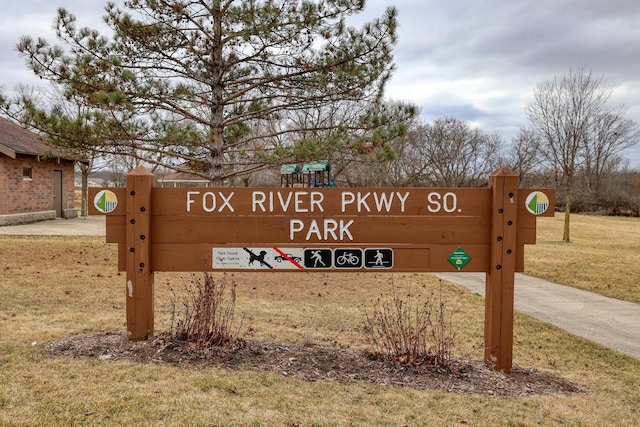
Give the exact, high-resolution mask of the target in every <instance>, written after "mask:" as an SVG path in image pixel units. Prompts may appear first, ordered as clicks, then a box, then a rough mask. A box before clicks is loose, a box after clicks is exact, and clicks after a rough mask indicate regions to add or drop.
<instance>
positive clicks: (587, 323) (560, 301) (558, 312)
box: [435, 273, 640, 360]
mask: <svg viewBox="0 0 640 427" xmlns="http://www.w3.org/2000/svg"><path fill="white" fill-rule="evenodd" d="M435 276H436V277H438V278H440V279H443V280H447V281H449V282H453V283H457V284H459V285H462V286H464V287H466V288H468V289H470V290H471V291H472V292H477V293H479V294H480V295H482V296H484V294H485V274H484V273H439V274H435ZM514 302H515V309H516V310H517V311H519V312H521V313H525V314H528V315H530V316H532V317H535V318H537V319H540V320H542V321H543V322H546V323H549V324H551V325H554V326H557V327H558V328H560V329H563V330H565V331H567V332H569V333H571V334H574V335H578V336H580V337H583V338H586V339H588V340H590V341H593V342H596V343H599V344H602V345H604V346H606V347H609V348H612V349H614V350H617V351H619V352H621V353H625V354H628V355H629V356H632V357H634V358H635V359H637V360H640V304H634V303H632V302H627V301H621V300H617V299H614V298H609V297H605V296H602V295H600V294H596V293H593V292H588V291H583V290H581V289H576V288H572V287H570V286H564V285H558V284H556V283H552V282H548V281H546V280H543V279H538V278H535V277H531V276H527V275H524V274H521V273H516V283H515V301H514Z"/></svg>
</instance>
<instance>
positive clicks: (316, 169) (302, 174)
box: [280, 160, 335, 188]
mask: <svg viewBox="0 0 640 427" xmlns="http://www.w3.org/2000/svg"><path fill="white" fill-rule="evenodd" d="M280 187H283V188H322V187H335V182H334V178H333V177H331V164H330V163H329V161H328V160H320V161H317V162H311V163H305V164H304V165H302V168H300V166H298V165H297V164H288V165H282V167H281V168H280Z"/></svg>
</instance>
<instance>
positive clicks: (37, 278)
mask: <svg viewBox="0 0 640 427" xmlns="http://www.w3.org/2000/svg"><path fill="white" fill-rule="evenodd" d="M574 218H575V222H574V226H573V228H572V231H573V232H574V242H575V243H572V244H570V245H565V244H559V243H556V242H557V241H559V240H560V239H559V236H560V235H559V234H558V235H556V234H555V233H554V232H553V231H551V232H549V234H548V235H547V234H546V233H547V227H549V228H551V227H556V225H557V224H556V222H555V221H558V220H554V219H552V218H550V219H549V220H548V221H545V220H542V221H540V225H539V230H540V232H539V235H540V237H539V247H536V249H533V248H529V249H528V251H529V252H528V253H527V256H528V259H529V260H531V259H533V261H529V262H528V264H527V268H528V270H529V272H530V273H534V271H535V272H537V271H538V270H550V271H554V270H556V269H557V270H562V269H563V268H574V267H575V266H574V265H573V264H571V263H566V262H564V263H563V262H555V261H554V260H555V259H557V258H558V254H563V259H570V258H571V257H573V255H567V254H566V252H571V251H574V250H577V248H579V247H581V245H582V246H585V245H586V244H583V243H581V241H582V239H584V240H586V239H590V237H588V236H585V237H581V235H580V232H578V231H577V230H578V229H579V225H578V224H579V223H580V221H587V224H591V223H590V222H589V221H596V222H597V221H602V222H603V223H605V225H603V226H602V227H603V228H604V229H607V228H609V229H611V228H613V226H612V225H610V224H616V227H619V228H620V229H624V226H623V225H620V224H625V223H626V224H627V225H629V224H630V225H632V226H633V227H635V228H636V229H637V227H638V224H639V223H638V222H637V221H635V222H634V221H630V220H624V219H623V220H615V219H608V218H591V217H579V216H575V217H574ZM618 221H620V222H618ZM626 221H628V222H626ZM590 228H595V227H594V226H591V227H590ZM636 233H637V231H636ZM594 235H600V234H594ZM606 235H607V233H605V236H606ZM556 236H557V237H556ZM637 241H638V239H636V242H637ZM636 245H637V243H636ZM0 247H1V248H2V251H1V252H0V270H1V271H2V275H0V375H1V378H2V381H1V382H0V426H5V425H6V426H10V425H11V426H13V425H34V426H35V425H38V426H40V425H127V426H129V425H158V426H163V425H167V426H173V425H189V426H199V425H201V426H251V425H255V426H263V425H267V426H270V425H273V426H311V425H314V426H336V425H358V426H360V425H361V426H371V425H380V426H389V425H393V426H403V425H409V426H419V425H425V426H429V425H461V424H463V425H464V424H469V425H478V426H491V425H495V426H503V425H584V426H594V425H599V426H607V425H610V426H621V425H625V426H629V425H640V423H639V422H638V420H639V419H640V392H639V391H638V390H640V362H638V361H636V360H635V359H632V358H630V357H627V356H624V355H621V354H618V353H616V352H613V351H610V350H608V349H605V348H603V347H602V346H599V345H597V344H593V343H590V342H588V341H586V340H584V339H581V338H577V337H574V336H571V335H568V334H566V333H564V332H562V331H560V330H558V329H556V328H554V327H551V326H548V325H545V324H544V323H542V322H539V321H537V320H535V319H532V318H530V317H527V316H524V315H519V314H517V315H516V317H515V327H514V331H515V336H514V352H513V353H514V363H515V364H516V365H519V366H522V367H526V368H534V369H537V370H542V371H548V372H550V373H553V374H555V375H558V376H561V377H563V378H565V379H567V380H570V381H573V382H576V383H578V384H580V385H582V386H583V387H584V388H585V389H586V390H587V393H584V394H572V395H561V394H559V395H536V396H528V397H492V396H484V395H465V394H455V393H445V392H441V391H432V390H414V389H410V388H405V387H392V386H386V385H383V384H369V383H354V384H341V383H336V382H333V381H317V382H310V381H306V380H302V379H296V378H291V377H287V376H285V375H282V374H278V373H272V372H252V371H239V372H238V371H226V370H220V369H192V370H187V369H182V368H177V367H172V366H167V365H163V364H161V363H158V364H137V363H132V362H124V361H115V362H114V361H103V360H99V359H97V358H92V359H70V358H65V357H60V358H49V357H47V356H46V355H45V354H44V352H43V346H44V345H45V343H47V342H49V341H51V340H54V339H58V338H61V337H65V336H69V335H71V334H76V333H81V332H85V331H110V330H115V331H120V330H124V329H125V324H124V322H125V319H124V316H125V308H124V302H125V284H124V276H123V275H119V274H118V273H117V272H116V268H115V264H116V247H115V245H107V244H105V243H104V239H103V238H93V237H15V236H0ZM593 247H594V249H593V251H596V249H597V248H600V249H598V250H604V249H602V248H605V247H609V248H610V250H611V251H612V252H611V253H609V254H608V255H602V254H599V255H595V254H594V257H595V258H602V257H605V256H609V257H614V256H615V255H617V254H619V249H618V247H617V246H616V245H614V244H613V242H612V243H611V244H606V245H605V244H604V243H602V244H595V243H593ZM636 247H637V246H636ZM539 248H540V249H539ZM585 250H586V249H585ZM536 251H537V252H536ZM554 251H555V252H554ZM558 251H560V252H558ZM636 253H637V252H636ZM545 256H550V257H551V258H550V259H545ZM576 259H577V260H579V259H584V260H585V261H586V262H587V263H591V261H588V260H587V259H586V258H585V257H576ZM618 259H619V258H618ZM576 262H577V261H576ZM613 264H614V263H613V262H611V263H608V265H609V266H612V265H613ZM630 264H632V263H630V262H629V259H628V258H627V259H624V260H622V261H620V260H619V261H618V264H617V266H618V267H619V268H618V269H617V270H616V271H620V272H625V271H629V270H628V269H630V268H637V267H636V266H632V265H630ZM575 268H578V267H575ZM582 268H583V269H584V268H586V267H584V266H583V267H582ZM532 270H533V271H532ZM558 274H559V273H558ZM624 274H630V273H620V277H618V276H615V280H614V279H611V280H612V282H614V281H615V283H622V280H621V278H622V276H623V275H624ZM571 275H572V274H571V273H566V277H571ZM584 275H585V276H588V274H587V273H584ZM639 276H640V275H638V274H636V277H639ZM562 277H565V276H562ZM611 277H613V276H611ZM547 278H549V279H553V278H552V277H547ZM619 279H620V280H619ZM185 280H188V276H185V275H177V274H166V273H162V274H160V273H157V274H156V281H155V282H156V331H157V332H161V331H163V330H166V329H167V328H168V326H169V322H170V307H171V296H170V291H169V286H168V284H171V286H173V287H177V286H180V284H181V283H182V282H184V281H185ZM594 280H595V279H594ZM235 281H236V282H237V283H238V307H237V311H239V312H244V313H245V314H246V316H247V319H246V321H245V323H247V324H250V326H251V327H252V329H253V332H252V334H253V336H254V337H255V338H261V339H265V340H270V341H278V342H293V343H314V344H318V345H323V346H336V347H342V348H346V347H350V348H365V347H367V346H368V345H369V344H368V341H367V338H366V336H365V334H364V333H363V331H362V317H361V311H360V309H359V308H358V306H359V305H362V304H368V303H369V302H370V301H374V300H375V299H376V298H377V297H378V296H380V295H381V294H390V293H391V292H392V289H393V287H394V286H395V287H397V288H398V289H399V290H400V291H403V292H407V293H409V292H410V293H412V294H413V295H418V294H424V295H426V294H429V293H431V292H442V293H443V295H444V297H445V299H446V301H447V305H448V307H450V308H451V309H452V310H453V311H454V312H455V314H454V326H455V328H456V333H457V339H456V342H457V347H456V349H455V353H456V355H457V356H458V357H467V358H474V359H481V358H482V350H481V349H480V346H479V344H480V342H481V341H482V338H483V337H482V335H483V316H484V301H483V299H482V298H480V297H477V296H474V295H472V294H470V293H469V292H467V291H466V290H464V289H462V288H460V287H457V286H455V285H451V284H448V283H445V282H442V283H441V282H439V281H438V280H436V279H435V278H433V276H431V275H428V274H401V273H399V274H389V273H387V274H381V273H378V274H350V275H347V274H344V275H343V274H322V273H316V274H304V275H303V274H284V273H274V274H272V275H260V274H255V273H254V274H251V273H249V274H236V275H235ZM628 287H629V288H630V286H628ZM625 292H626V294H629V293H632V292H631V290H630V289H629V290H627V291H625ZM636 295H637V293H636Z"/></svg>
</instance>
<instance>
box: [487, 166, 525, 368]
mask: <svg viewBox="0 0 640 427" xmlns="http://www.w3.org/2000/svg"><path fill="white" fill-rule="evenodd" d="M489 188H490V189H491V190H492V192H491V193H492V197H491V198H492V201H491V254H490V259H491V262H490V266H489V271H488V272H487V277H486V294H485V295H486V299H485V321H484V343H485V351H484V359H485V362H486V363H487V364H489V365H490V366H492V367H493V368H494V369H495V370H497V371H503V372H505V373H507V374H510V373H511V366H512V360H513V356H512V352H513V310H514V309H513V300H514V283H515V271H516V259H517V257H516V250H517V247H516V246H517V245H516V227H517V224H516V221H517V218H518V201H517V196H518V177H517V175H516V174H515V173H513V172H512V171H511V170H509V169H508V168H506V167H503V168H500V169H499V170H497V171H496V172H494V173H493V174H491V175H490V176H489Z"/></svg>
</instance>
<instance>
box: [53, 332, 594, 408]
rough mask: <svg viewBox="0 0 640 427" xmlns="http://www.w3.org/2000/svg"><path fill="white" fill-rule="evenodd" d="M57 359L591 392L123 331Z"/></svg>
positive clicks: (70, 343) (511, 390)
mask: <svg viewBox="0 0 640 427" xmlns="http://www.w3.org/2000/svg"><path fill="white" fill-rule="evenodd" d="M45 352H46V353H47V355H49V356H51V357H72V358H96V359H100V360H104V361H105V362H107V361H118V360H125V361H130V362H136V363H155V364H168V365H172V366H178V367H180V368H184V369H210V368H215V369H226V370H238V371H258V372H275V373H278V374H280V375H283V376H287V377H295V378H301V379H304V380H308V381H335V382H339V383H345V384H348V383H356V382H364V383H371V384H382V385H387V386H398V387H409V388H413V389H418V390H426V389H430V390H440V391H444V392H451V393H461V394H478V395H490V396H532V395H557V394H564V395H567V394H577V393H586V390H584V388H583V387H581V386H580V385H578V384H575V383H573V382H571V381H567V380H565V379H562V378H560V377H558V376H555V375H553V374H551V373H548V372H542V371H538V370H535V369H525V368H521V367H518V366H514V367H513V369H512V373H511V375H505V374H503V373H500V372H495V371H493V370H492V369H490V368H489V367H487V366H486V365H485V364H484V363H483V362H482V361H477V360H458V359H456V360H452V361H451V362H450V364H449V365H447V366H444V367H434V366H424V365H421V366H414V365H409V364H403V363H399V362H393V361H389V360H381V359H380V358H379V357H375V356H374V355H372V354H371V353H369V352H366V351H362V350H352V349H341V348H331V347H322V346H316V345H298V344H292V343H274V342H268V341H262V340H254V339H251V340H246V341H239V342H237V343H236V344H233V345H227V346H224V347H213V348H204V347H202V346H198V345H195V344H194V343H189V342H184V341H176V340H173V339H171V338H170V337H165V336H159V337H155V338H154V339H152V340H149V341H142V342H132V341H129V340H128V339H127V336H126V333H124V332H95V333H86V334H81V335H75V336H71V337H65V338H62V339H59V340H56V341H53V342H50V343H48V344H46V345H45Z"/></svg>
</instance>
